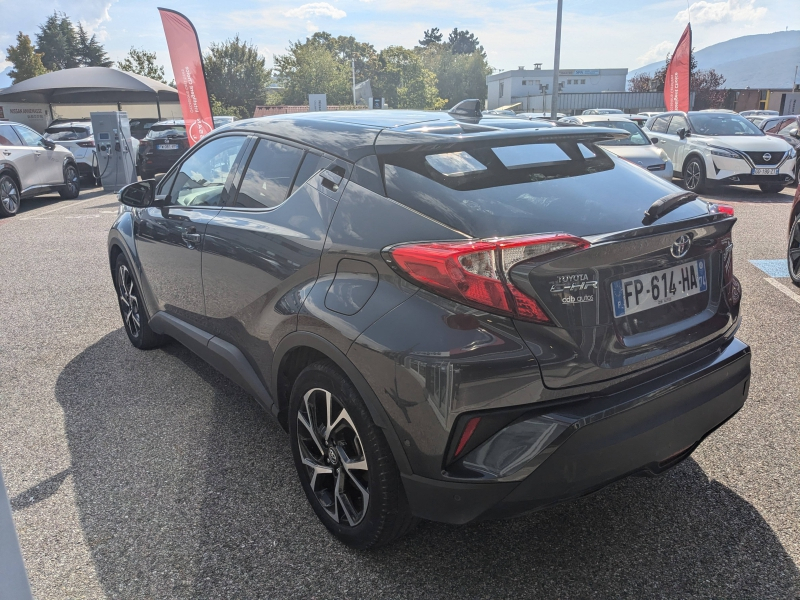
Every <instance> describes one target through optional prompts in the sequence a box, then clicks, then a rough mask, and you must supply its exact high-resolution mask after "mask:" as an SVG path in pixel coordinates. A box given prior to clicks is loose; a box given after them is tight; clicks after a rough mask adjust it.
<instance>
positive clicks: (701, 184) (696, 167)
mask: <svg viewBox="0 0 800 600" xmlns="http://www.w3.org/2000/svg"><path fill="white" fill-rule="evenodd" d="M683 183H684V185H685V186H686V189H687V190H689V191H690V192H698V193H699V192H702V191H703V190H705V189H706V166H705V165H704V164H703V162H702V161H701V160H700V159H699V158H697V157H696V156H693V157H692V158H690V159H689V160H687V161H686V163H685V164H684V165H683Z"/></svg>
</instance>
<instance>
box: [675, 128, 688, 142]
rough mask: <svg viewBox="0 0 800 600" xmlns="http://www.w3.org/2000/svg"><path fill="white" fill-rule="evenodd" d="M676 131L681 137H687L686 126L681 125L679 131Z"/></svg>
mask: <svg viewBox="0 0 800 600" xmlns="http://www.w3.org/2000/svg"><path fill="white" fill-rule="evenodd" d="M676 133H677V134H678V137H679V138H681V139H684V138H685V137H686V128H685V127H681V128H680V129H678V131H676Z"/></svg>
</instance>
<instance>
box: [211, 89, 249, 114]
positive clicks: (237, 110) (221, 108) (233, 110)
mask: <svg viewBox="0 0 800 600" xmlns="http://www.w3.org/2000/svg"><path fill="white" fill-rule="evenodd" d="M253 108H255V107H253ZM211 114H213V115H215V116H221V115H226V116H233V117H236V118H237V119H249V118H250V117H252V116H253V111H252V110H247V109H246V108H245V107H244V106H228V105H226V104H223V103H222V102H220V101H219V100H217V99H216V98H215V97H214V96H213V95H212V96H211Z"/></svg>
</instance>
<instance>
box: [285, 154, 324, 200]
mask: <svg viewBox="0 0 800 600" xmlns="http://www.w3.org/2000/svg"><path fill="white" fill-rule="evenodd" d="M330 164H331V161H330V160H329V159H327V158H323V157H322V156H319V155H318V154H314V153H312V152H306V156H305V158H304V159H303V164H302V165H300V170H299V171H298V172H297V177H295V179H294V185H293V186H292V192H291V193H292V194H294V193H295V191H296V190H297V188H300V187H303V184H305V182H306V181H308V180H309V179H311V178H312V177H313V176H314V174H315V173H317V172H318V171H320V170H321V169H327V168H328V166H329V165H330ZM290 195H291V194H290Z"/></svg>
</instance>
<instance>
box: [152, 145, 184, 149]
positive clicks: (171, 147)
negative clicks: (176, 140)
mask: <svg viewBox="0 0 800 600" xmlns="http://www.w3.org/2000/svg"><path fill="white" fill-rule="evenodd" d="M156 148H157V149H158V150H177V149H178V148H179V146H178V144H159V145H158V146H156Z"/></svg>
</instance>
